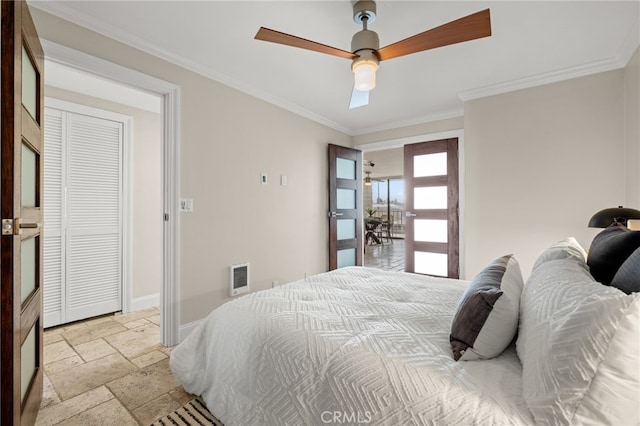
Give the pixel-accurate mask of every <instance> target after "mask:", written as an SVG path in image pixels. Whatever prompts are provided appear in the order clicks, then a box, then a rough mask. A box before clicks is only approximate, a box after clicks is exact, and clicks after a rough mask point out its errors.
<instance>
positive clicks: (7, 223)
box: [2, 218, 40, 235]
mask: <svg viewBox="0 0 640 426" xmlns="http://www.w3.org/2000/svg"><path fill="white" fill-rule="evenodd" d="M39 227H40V224H39V223H20V218H16V219H2V235H20V229H22V228H27V229H37V228H39Z"/></svg>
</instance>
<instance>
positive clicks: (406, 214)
mask: <svg viewBox="0 0 640 426" xmlns="http://www.w3.org/2000/svg"><path fill="white" fill-rule="evenodd" d="M404 215H405V217H416V214H415V213H411V212H404Z"/></svg>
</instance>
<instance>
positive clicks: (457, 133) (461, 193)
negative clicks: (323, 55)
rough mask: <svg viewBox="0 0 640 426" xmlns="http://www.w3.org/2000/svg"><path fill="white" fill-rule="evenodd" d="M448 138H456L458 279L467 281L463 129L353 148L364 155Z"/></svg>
mask: <svg viewBox="0 0 640 426" xmlns="http://www.w3.org/2000/svg"><path fill="white" fill-rule="evenodd" d="M450 138H458V182H459V185H458V197H459V207H460V214H459V215H458V220H459V223H458V226H459V236H460V241H459V250H460V257H459V262H460V265H459V270H460V279H461V280H464V279H467V278H466V270H465V260H466V255H465V254H466V251H465V240H466V238H465V236H466V233H465V224H466V220H465V212H466V208H465V198H466V197H465V195H466V194H465V185H464V181H465V169H464V129H455V130H448V131H444V132H437V133H423V134H420V135H416V136H409V137H405V138H398V139H385V140H382V141H378V142H373V143H368V144H361V145H355V146H354V147H353V148H355V149H359V150H360V151H362V152H363V154H366V153H367V152H373V151H382V150H385V149H392V148H404V146H405V145H409V144H414V143H421V142H431V141H436V140H439V139H450Z"/></svg>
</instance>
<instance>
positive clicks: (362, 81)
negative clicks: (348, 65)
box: [352, 61, 378, 92]
mask: <svg viewBox="0 0 640 426" xmlns="http://www.w3.org/2000/svg"><path fill="white" fill-rule="evenodd" d="M352 69H353V74H354V77H355V88H356V90H359V91H361V92H368V91H369V90H372V89H373V88H374V87H376V71H377V70H378V64H376V63H375V62H373V61H360V62H357V63H354V64H353V67H352Z"/></svg>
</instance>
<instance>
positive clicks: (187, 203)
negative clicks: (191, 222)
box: [180, 198, 193, 213]
mask: <svg viewBox="0 0 640 426" xmlns="http://www.w3.org/2000/svg"><path fill="white" fill-rule="evenodd" d="M180 213H193V198H180Z"/></svg>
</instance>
